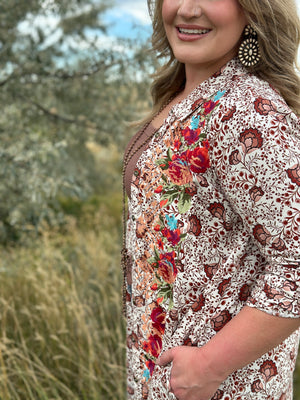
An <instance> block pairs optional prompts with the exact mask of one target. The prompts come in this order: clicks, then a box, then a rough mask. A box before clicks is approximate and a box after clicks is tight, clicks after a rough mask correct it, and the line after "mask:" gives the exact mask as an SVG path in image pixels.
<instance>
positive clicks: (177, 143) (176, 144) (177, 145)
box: [173, 139, 181, 151]
mask: <svg viewBox="0 0 300 400" xmlns="http://www.w3.org/2000/svg"><path fill="white" fill-rule="evenodd" d="M180 147H181V140H179V139H175V140H174V143H173V149H174V150H175V151H178V150H179V149H180Z"/></svg>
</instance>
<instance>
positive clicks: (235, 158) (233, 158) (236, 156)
mask: <svg viewBox="0 0 300 400" xmlns="http://www.w3.org/2000/svg"><path fill="white" fill-rule="evenodd" d="M241 159H242V157H241V155H240V152H239V151H238V150H234V151H233V152H232V153H231V154H230V156H229V164H230V165H237V164H238V163H240V162H241Z"/></svg>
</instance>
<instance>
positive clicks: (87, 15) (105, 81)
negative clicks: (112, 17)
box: [0, 0, 152, 242]
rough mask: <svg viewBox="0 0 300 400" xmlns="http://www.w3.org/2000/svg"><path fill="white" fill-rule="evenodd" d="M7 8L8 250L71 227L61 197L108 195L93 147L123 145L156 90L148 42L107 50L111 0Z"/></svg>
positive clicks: (2, 209)
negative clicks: (148, 90)
mask: <svg viewBox="0 0 300 400" xmlns="http://www.w3.org/2000/svg"><path fill="white" fill-rule="evenodd" d="M3 3H4V4H1V6H0V12H1V20H0V55H1V57H0V71H1V73H0V88H1V90H0V104H1V110H2V112H1V115H0V138H1V141H0V199H1V201H0V241H2V242H5V241H7V240H17V239H18V238H19V237H20V235H21V233H22V232H29V231H30V232H31V231H32V230H38V229H40V227H41V224H42V222H45V221H46V222H47V223H48V224H51V225H53V224H57V223H60V222H62V221H63V219H64V218H63V217H64V215H63V213H62V209H61V207H60V203H59V201H58V199H59V196H71V197H72V196H76V197H79V198H80V197H81V198H83V197H84V196H87V194H88V193H91V192H92V191H93V190H95V187H96V186H101V171H100V172H99V171H96V170H95V165H94V159H93V156H92V154H91V152H90V151H89V147H88V146H87V143H89V142H91V141H92V142H96V143H100V144H101V145H106V144H108V143H109V142H110V141H112V140H113V141H115V142H116V143H119V144H120V143H123V142H124V124H123V123H122V121H125V120H130V119H132V116H133V115H134V113H135V111H136V110H137V109H138V108H143V107H144V106H145V104H147V102H148V99H147V98H146V99H145V95H144V92H145V91H144V89H145V86H147V85H148V81H147V79H141V78H143V71H144V70H145V69H147V68H149V65H151V63H152V59H151V57H149V56H148V55H146V53H145V49H146V47H147V45H146V44H145V43H143V42H140V43H138V44H137V43H134V44H133V43H132V42H130V41H127V42H124V41H123V42H121V41H119V42H118V43H117V42H115V43H111V44H110V46H104V42H103V36H101V34H103V33H105V32H106V29H107V27H106V26H105V25H104V23H103V13H104V12H105V11H106V10H107V8H108V7H109V4H108V2H107V1H106V0H84V1H82V0H9V1H7V2H3ZM106 40H107V39H106ZM136 71H139V75H137V72H136ZM142 98H144V99H143V100H144V102H142V103H140V102H139V101H138V100H141V99H142ZM96 172H97V174H98V175H96Z"/></svg>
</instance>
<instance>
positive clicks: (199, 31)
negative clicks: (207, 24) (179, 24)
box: [179, 28, 209, 35]
mask: <svg viewBox="0 0 300 400" xmlns="http://www.w3.org/2000/svg"><path fill="white" fill-rule="evenodd" d="M179 32H180V33H187V34H189V35H203V34H204V33H208V32H209V29H185V28H179Z"/></svg>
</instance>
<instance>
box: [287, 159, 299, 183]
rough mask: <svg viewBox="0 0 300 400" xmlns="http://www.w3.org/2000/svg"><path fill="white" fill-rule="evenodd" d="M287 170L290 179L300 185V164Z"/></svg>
mask: <svg viewBox="0 0 300 400" xmlns="http://www.w3.org/2000/svg"><path fill="white" fill-rule="evenodd" d="M286 172H287V174H288V177H289V178H290V180H291V181H292V182H293V183H295V184H296V185H297V186H300V164H296V165H294V166H293V168H290V169H288V170H287V171H286Z"/></svg>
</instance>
